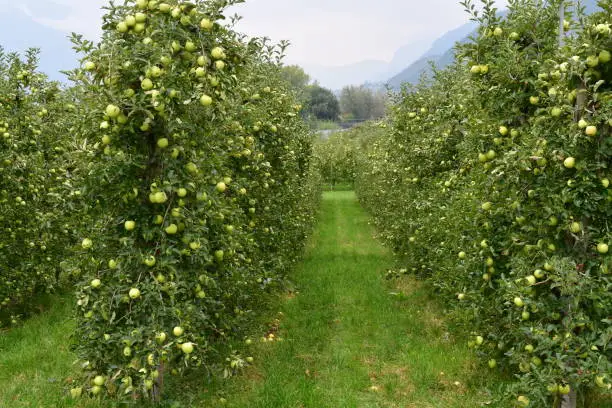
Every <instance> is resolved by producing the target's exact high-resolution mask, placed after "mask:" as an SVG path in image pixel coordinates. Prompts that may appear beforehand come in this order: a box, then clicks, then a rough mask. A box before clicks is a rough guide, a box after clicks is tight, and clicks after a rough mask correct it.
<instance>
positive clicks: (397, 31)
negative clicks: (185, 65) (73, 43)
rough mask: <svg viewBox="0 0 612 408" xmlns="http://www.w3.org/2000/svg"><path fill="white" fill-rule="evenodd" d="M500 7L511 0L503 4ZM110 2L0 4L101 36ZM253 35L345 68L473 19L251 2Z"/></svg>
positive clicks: (420, 3) (456, 9)
mask: <svg viewBox="0 0 612 408" xmlns="http://www.w3.org/2000/svg"><path fill="white" fill-rule="evenodd" d="M498 3H499V4H500V5H502V4H505V3H506V1H505V0H499V1H498ZM106 4H108V1H107V0H0V5H2V6H3V7H0V9H7V8H8V7H17V8H19V9H21V10H23V11H25V12H27V13H28V15H30V16H31V18H32V19H33V20H35V21H36V22H38V23H40V24H43V25H45V26H48V27H52V28H54V29H57V30H61V31H63V32H65V33H70V32H77V33H81V34H84V35H85V36H86V37H87V38H89V39H92V40H95V39H98V38H99V36H100V26H101V17H102V15H103V10H102V9H101V8H102V7H103V6H105V5H106ZM229 11H230V12H231V13H232V14H233V13H238V14H240V15H242V16H243V17H244V18H243V19H242V21H241V22H240V23H239V24H238V29H239V30H240V31H242V32H244V33H246V34H248V35H252V36H267V37H270V38H271V39H272V40H274V41H276V42H278V41H280V40H289V41H290V42H291V43H292V46H291V47H290V49H289V50H288V57H289V58H288V61H292V62H310V63H319V64H325V65H342V64H349V63H352V62H356V61H362V60H385V61H389V60H391V58H392V57H393V53H394V52H395V51H396V50H397V49H398V48H400V47H402V46H403V45H406V44H409V43H415V42H421V43H426V44H430V43H431V42H433V41H434V40H435V39H436V38H437V37H439V36H440V35H442V34H444V33H445V32H446V31H448V30H450V29H453V28H455V27H457V26H459V25H461V24H463V23H465V22H466V21H467V15H466V14H465V13H464V11H463V10H462V7H461V6H460V5H459V1H458V0H376V1H372V0H247V1H246V3H244V4H240V5H237V6H234V7H232V8H231V9H230V10H229Z"/></svg>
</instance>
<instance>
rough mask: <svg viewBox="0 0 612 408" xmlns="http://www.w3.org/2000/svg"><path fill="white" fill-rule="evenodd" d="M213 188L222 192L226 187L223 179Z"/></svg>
mask: <svg viewBox="0 0 612 408" xmlns="http://www.w3.org/2000/svg"><path fill="white" fill-rule="evenodd" d="M215 189H216V190H217V191H218V192H220V193H223V192H224V191H225V190H226V189H227V185H226V184H225V183H224V182H223V181H220V182H218V183H217V185H216V187H215Z"/></svg>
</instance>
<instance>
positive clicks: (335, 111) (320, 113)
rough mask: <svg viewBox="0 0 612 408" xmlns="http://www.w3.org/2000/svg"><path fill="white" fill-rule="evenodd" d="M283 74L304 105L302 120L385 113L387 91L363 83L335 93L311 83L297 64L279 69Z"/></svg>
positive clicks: (366, 117) (367, 117) (358, 117)
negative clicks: (371, 87) (303, 118)
mask: <svg viewBox="0 0 612 408" xmlns="http://www.w3.org/2000/svg"><path fill="white" fill-rule="evenodd" d="M283 75H284V76H285V79H286V80H287V81H289V83H291V84H292V85H293V87H294V88H295V90H296V92H297V94H298V97H299V99H300V100H301V101H302V104H303V105H304V109H303V110H302V114H303V115H304V117H305V118H306V119H310V120H319V121H335V122H338V121H349V120H364V121H365V120H371V119H378V118H381V117H383V116H384V115H385V110H386V102H387V93H386V91H384V90H372V89H370V88H367V87H365V86H363V85H361V86H353V85H351V86H346V87H344V88H343V89H342V90H341V91H340V93H339V96H336V94H334V92H333V91H332V90H330V89H327V88H324V87H322V86H320V85H319V83H318V82H317V81H314V82H313V83H311V78H310V76H309V75H308V74H307V73H306V72H304V70H303V69H302V68H301V67H300V66H298V65H288V66H285V67H284V68H283Z"/></svg>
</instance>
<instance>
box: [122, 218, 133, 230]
mask: <svg viewBox="0 0 612 408" xmlns="http://www.w3.org/2000/svg"><path fill="white" fill-rule="evenodd" d="M123 226H124V228H125V230H126V231H133V230H134V228H136V221H131V220H128V221H126V222H125V223H124V224H123Z"/></svg>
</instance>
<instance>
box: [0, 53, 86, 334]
mask: <svg viewBox="0 0 612 408" xmlns="http://www.w3.org/2000/svg"><path fill="white" fill-rule="evenodd" d="M37 64H38V52H37V51H36V50H34V49H32V50H29V51H28V52H27V55H26V58H25V59H21V58H20V57H19V56H18V55H17V54H7V53H5V52H4V51H3V50H2V49H1V48H0V231H2V234H1V238H0V327H2V326H4V325H6V324H14V323H17V321H18V320H19V318H20V317H21V316H23V315H24V314H25V313H27V312H28V306H29V300H30V299H31V297H32V295H34V294H36V293H41V292H49V291H51V290H53V288H54V287H56V286H57V285H58V283H59V281H60V278H61V275H62V274H61V271H62V268H61V266H60V264H61V262H62V260H64V258H65V256H66V254H67V253H68V250H69V248H70V246H71V245H72V244H73V243H74V237H73V233H72V230H71V228H70V226H69V224H67V221H68V220H70V219H72V217H73V213H72V212H73V210H74V206H75V203H76V202H78V194H79V192H78V191H73V190H72V189H71V188H70V186H71V184H72V182H73V180H72V176H71V168H72V164H71V161H70V158H69V157H68V156H67V154H66V153H67V151H68V149H69V146H70V145H71V143H72V140H71V137H70V134H68V133H67V132H66V129H67V122H66V120H67V118H68V117H69V116H70V114H71V112H72V111H73V109H74V105H72V104H70V103H67V102H66V98H67V95H64V94H63V93H62V91H61V90H60V89H59V86H58V84H56V83H53V82H50V81H48V80H47V78H46V76H45V75H44V74H41V73H39V72H38V71H37Z"/></svg>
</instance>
